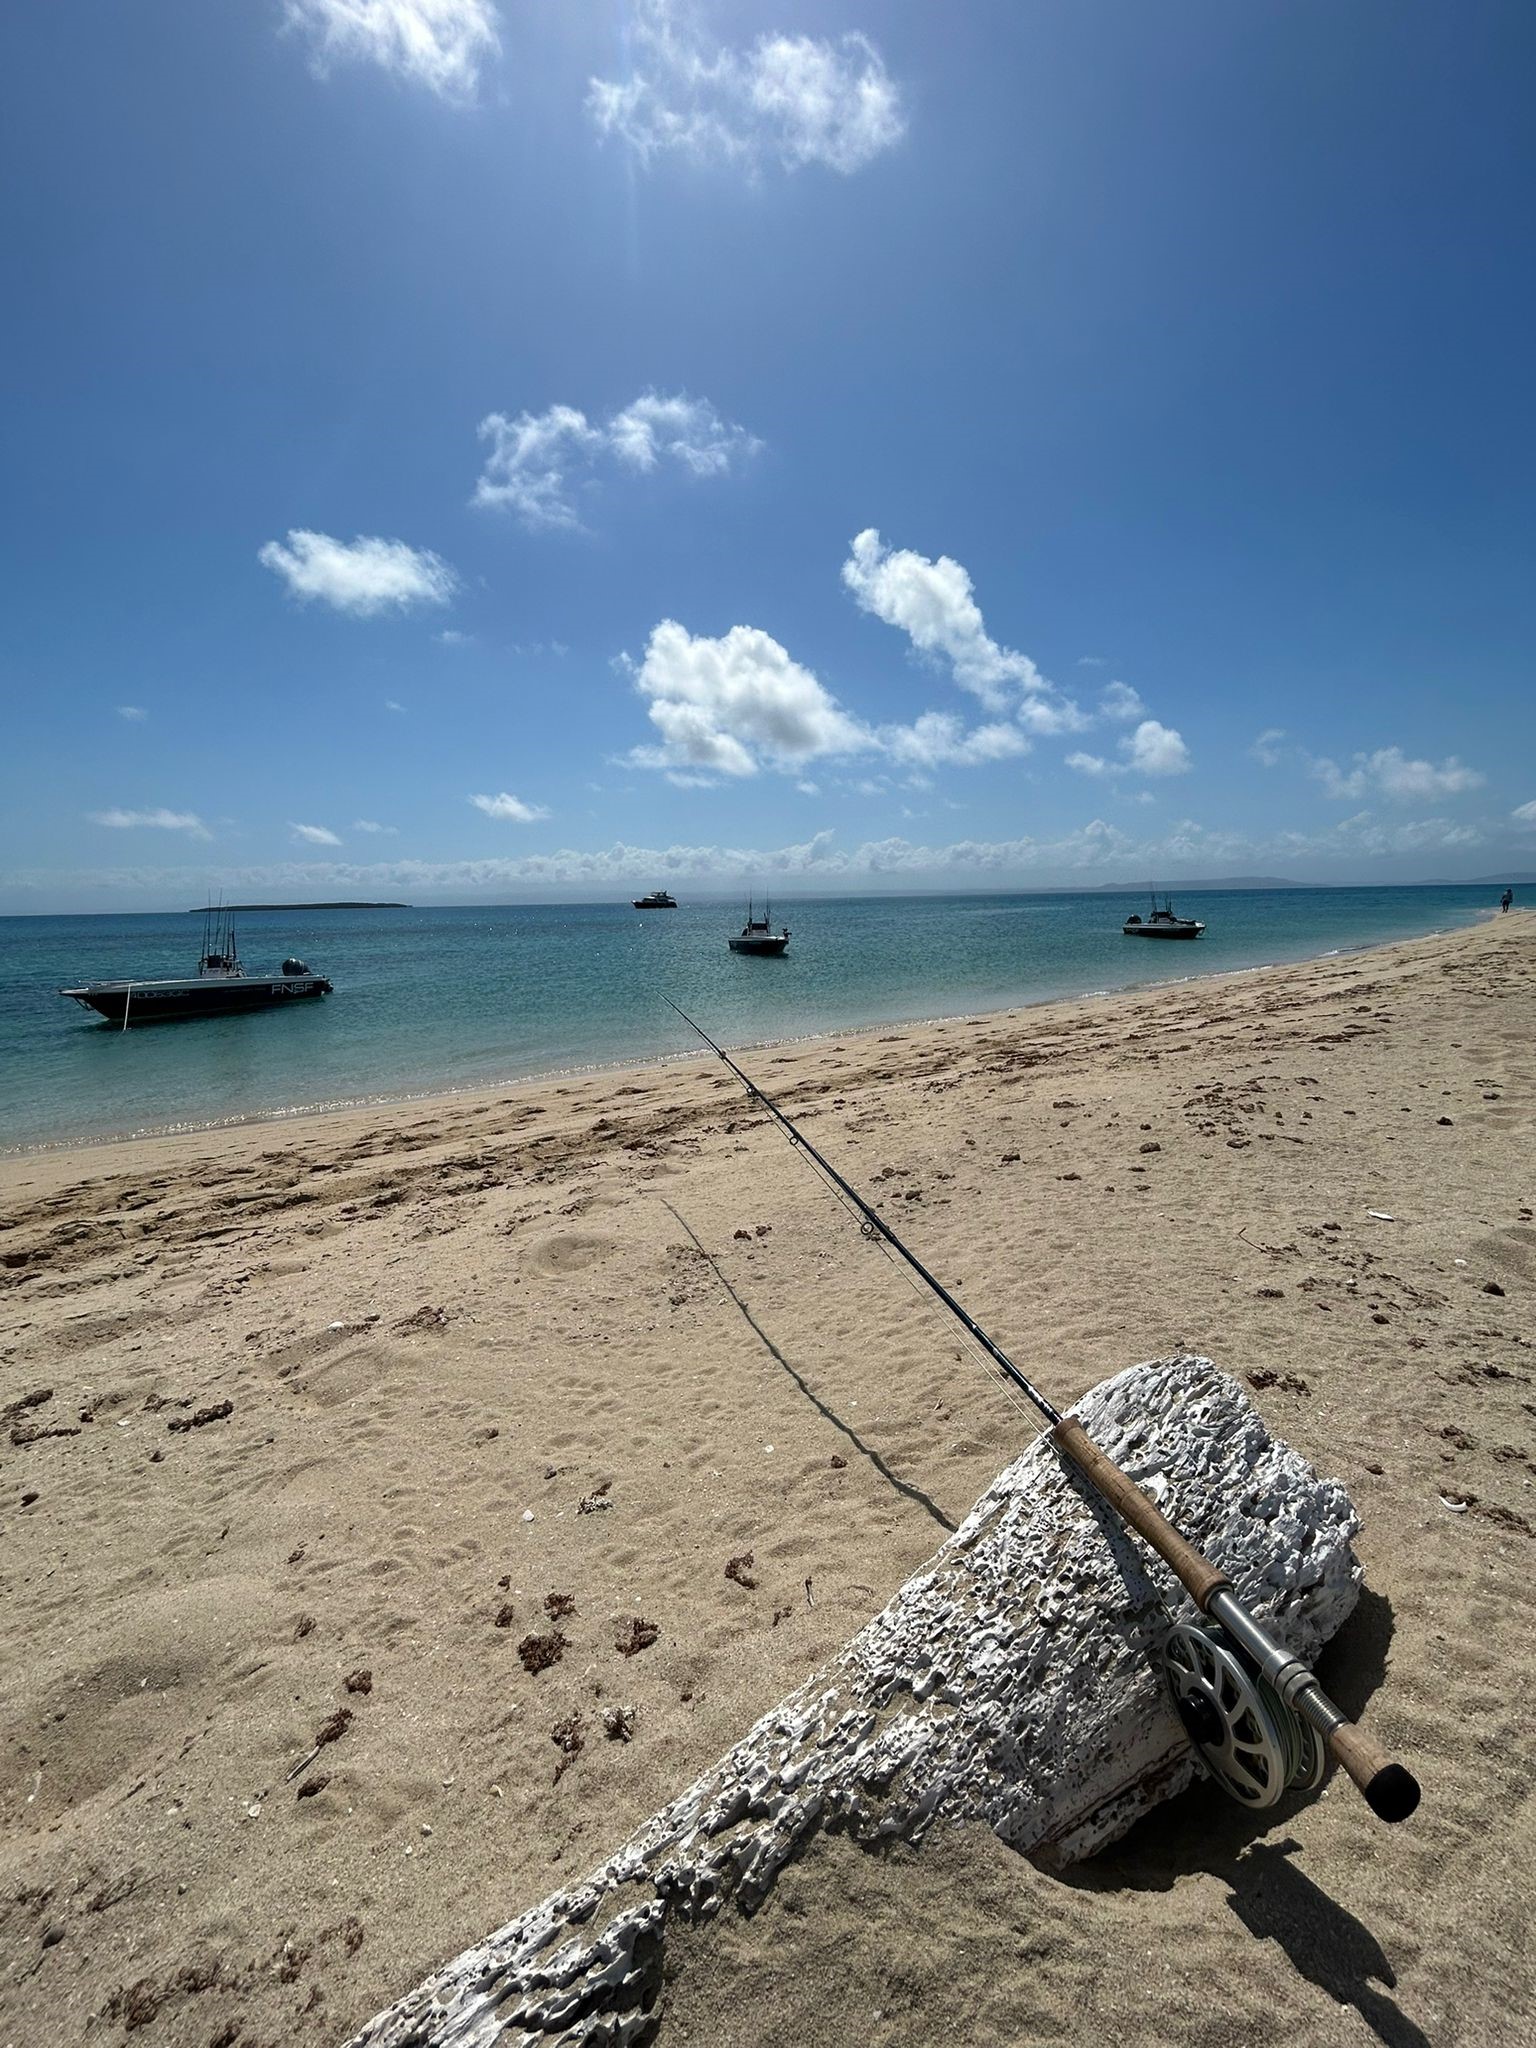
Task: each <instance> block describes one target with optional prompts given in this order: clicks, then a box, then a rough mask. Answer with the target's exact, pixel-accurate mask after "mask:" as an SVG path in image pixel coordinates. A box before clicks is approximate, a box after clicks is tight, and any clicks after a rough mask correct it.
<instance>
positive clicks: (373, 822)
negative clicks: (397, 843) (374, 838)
mask: <svg viewBox="0 0 1536 2048" xmlns="http://www.w3.org/2000/svg"><path fill="white" fill-rule="evenodd" d="M352 830H353V831H354V832H373V833H379V832H386V833H388V834H389V836H390V838H392V839H393V838H396V837H398V835H399V831H400V827H399V826H398V825H381V824H380V823H379V821H378V819H377V818H354V819H353V820H352Z"/></svg>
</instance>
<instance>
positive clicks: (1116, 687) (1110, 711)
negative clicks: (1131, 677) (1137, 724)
mask: <svg viewBox="0 0 1536 2048" xmlns="http://www.w3.org/2000/svg"><path fill="white" fill-rule="evenodd" d="M1146 708H1147V707H1146V705H1145V704H1143V703H1142V701H1141V699H1140V697H1138V696H1137V694H1136V692H1135V691H1134V690H1133V689H1132V688H1131V686H1130V684H1129V683H1108V684H1106V685H1105V688H1104V694H1103V695H1102V696H1101V697H1100V699H1099V711H1100V713H1101V714H1102V716H1103V717H1105V718H1111V719H1114V720H1115V721H1116V722H1117V723H1123V722H1124V721H1126V720H1128V719H1132V718H1140V716H1141V714H1142V713H1143V712H1144V711H1145V710H1146Z"/></svg>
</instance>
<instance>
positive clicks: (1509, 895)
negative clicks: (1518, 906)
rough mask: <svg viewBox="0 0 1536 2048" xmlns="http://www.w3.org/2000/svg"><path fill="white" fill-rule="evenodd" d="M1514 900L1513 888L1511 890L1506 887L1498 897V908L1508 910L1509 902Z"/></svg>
mask: <svg viewBox="0 0 1536 2048" xmlns="http://www.w3.org/2000/svg"><path fill="white" fill-rule="evenodd" d="M1514 900H1515V892H1514V890H1513V889H1506V890H1505V891H1504V894H1503V895H1502V896H1501V897H1500V898H1499V908H1500V910H1508V908H1509V906H1510V905H1511V903H1513V902H1514Z"/></svg>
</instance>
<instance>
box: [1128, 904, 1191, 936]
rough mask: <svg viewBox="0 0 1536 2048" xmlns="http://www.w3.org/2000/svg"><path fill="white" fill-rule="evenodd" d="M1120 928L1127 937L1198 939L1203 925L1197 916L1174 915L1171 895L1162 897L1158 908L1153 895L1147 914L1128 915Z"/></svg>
mask: <svg viewBox="0 0 1536 2048" xmlns="http://www.w3.org/2000/svg"><path fill="white" fill-rule="evenodd" d="M1120 929H1121V931H1122V932H1123V933H1124V934H1125V936H1126V937H1127V938H1128V939H1198V938H1199V936H1200V934H1201V933H1202V932H1203V931H1204V930H1205V926H1204V925H1203V924H1202V923H1201V922H1200V920H1199V918H1197V917H1175V916H1174V914H1173V898H1172V897H1171V896H1165V897H1164V898H1163V904H1162V908H1161V909H1159V908H1158V902H1157V898H1156V896H1154V897H1153V898H1152V910H1151V913H1150V915H1149V916H1147V917H1137V916H1134V915H1133V916H1131V917H1128V918H1127V919H1126V920H1125V923H1124V924H1123V925H1122V926H1121V927H1120Z"/></svg>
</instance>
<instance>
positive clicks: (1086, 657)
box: [1077, 654, 1109, 668]
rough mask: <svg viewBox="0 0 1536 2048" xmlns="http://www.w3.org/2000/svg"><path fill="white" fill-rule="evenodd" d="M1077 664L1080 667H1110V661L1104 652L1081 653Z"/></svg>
mask: <svg viewBox="0 0 1536 2048" xmlns="http://www.w3.org/2000/svg"><path fill="white" fill-rule="evenodd" d="M1077 665H1078V667H1079V668H1108V666H1109V663H1108V662H1107V661H1106V660H1105V659H1104V657H1103V655H1102V654H1080V655H1079V656H1078V657H1077Z"/></svg>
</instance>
